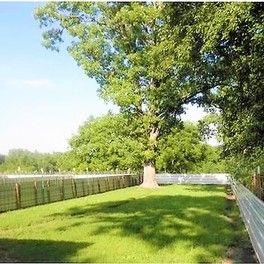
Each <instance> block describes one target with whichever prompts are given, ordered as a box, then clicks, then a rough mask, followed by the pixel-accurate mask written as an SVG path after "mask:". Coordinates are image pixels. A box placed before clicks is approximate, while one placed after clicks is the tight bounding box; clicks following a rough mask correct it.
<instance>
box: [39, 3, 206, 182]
mask: <svg viewBox="0 0 264 264" xmlns="http://www.w3.org/2000/svg"><path fill="white" fill-rule="evenodd" d="M198 7H199V5H196V4H179V5H174V4H165V3H161V2H147V3H135V2H128V3H115V2H109V3H87V2H82V3H80V2H72V3H71V2H67V3H66V2H62V3H59V2H58V3H48V4H46V5H45V6H43V7H40V8H38V9H37V10H36V18H37V19H38V20H39V21H40V24H41V26H44V27H45V29H46V30H45V31H44V33H43V43H44V46H45V47H47V48H51V49H56V50H58V45H57V44H58V43H59V42H62V41H63V39H64V38H65V35H64V34H65V33H66V34H67V35H68V36H71V38H72V40H73V41H72V42H71V44H69V45H68V51H69V53H70V55H71V56H72V57H73V58H74V59H75V60H76V61H77V63H78V65H79V66H81V67H82V68H83V70H84V71H85V73H86V74H87V75H88V76H89V77H92V78H95V79H96V81H97V82H98V83H99V84H100V90H99V93H100V95H101V96H102V97H103V98H105V99H106V100H111V101H112V102H114V103H115V104H117V105H118V106H119V107H120V111H121V113H125V114H127V115H128V118H129V119H130V121H131V122H132V123H134V127H135V128H136V129H135V138H141V139H142V141H144V146H145V149H144V159H143V160H144V162H145V164H146V167H147V170H146V171H145V172H146V175H145V176H146V178H148V183H149V184H150V182H152V184H154V185H155V181H154V178H153V176H154V170H153V169H154V163H155V156H156V149H157V142H158V138H159V136H161V135H162V134H164V133H166V132H168V131H170V129H171V128H172V126H174V125H176V124H177V123H178V122H179V120H180V115H181V114H182V113H183V112H184V105H185V104H187V103H190V102H195V101H196V100H198V99H197V98H198V97H199V96H200V93H201V92H203V89H204V87H205V86H200V85H199V79H198V78H197V76H198V75H199V76H200V75H201V74H202V72H201V70H204V67H201V66H200V64H202V62H201V61H200V60H198V57H199V46H200V43H199V41H196V39H193V36H192V35H191V34H189V33H188V30H187V28H188V26H193V25H194V24H195V19H194V18H195V17H194V16H195V14H196V12H195V11H196V9H197V8H198ZM175 13H177V16H175ZM206 63H207V62H206ZM205 88H206V89H207V87H205ZM148 172H149V173H148ZM147 175H148V177H147Z"/></svg>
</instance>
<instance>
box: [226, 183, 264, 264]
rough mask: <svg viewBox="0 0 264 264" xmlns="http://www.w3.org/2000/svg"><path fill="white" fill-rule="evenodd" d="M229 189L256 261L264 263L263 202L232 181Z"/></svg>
mask: <svg viewBox="0 0 264 264" xmlns="http://www.w3.org/2000/svg"><path fill="white" fill-rule="evenodd" d="M231 187H232V190H233V192H234V194H235V196H236V198H237V202H238V206H239V209H240V213H241V216H242V218H243V221H244V223H245V225H246V228H247V231H248V233H249V236H250V239H251V242H252V246H253V248H254V250H255V252H256V255H257V257H258V260H259V262H260V263H264V202H263V201H261V200H260V199H259V198H258V197H256V196H255V195H254V194H253V193H252V192H251V191H250V190H248V189H247V188H246V187H245V186H243V185H242V184H241V183H239V182H237V181H235V180H233V179H231Z"/></svg>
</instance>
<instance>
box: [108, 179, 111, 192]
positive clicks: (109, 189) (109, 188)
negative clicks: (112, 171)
mask: <svg viewBox="0 0 264 264" xmlns="http://www.w3.org/2000/svg"><path fill="white" fill-rule="evenodd" d="M107 186H108V191H110V190H111V189H110V182H109V177H107Z"/></svg>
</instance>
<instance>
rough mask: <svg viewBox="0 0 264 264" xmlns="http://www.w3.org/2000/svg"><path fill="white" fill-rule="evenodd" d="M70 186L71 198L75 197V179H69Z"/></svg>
mask: <svg viewBox="0 0 264 264" xmlns="http://www.w3.org/2000/svg"><path fill="white" fill-rule="evenodd" d="M71 186H72V195H73V197H75V198H76V197H77V187H76V182H75V179H73V178H72V179H71Z"/></svg>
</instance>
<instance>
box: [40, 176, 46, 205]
mask: <svg viewBox="0 0 264 264" xmlns="http://www.w3.org/2000/svg"><path fill="white" fill-rule="evenodd" d="M41 198H42V203H43V204H44V203H45V185H44V181H43V179H42V182H41Z"/></svg>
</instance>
